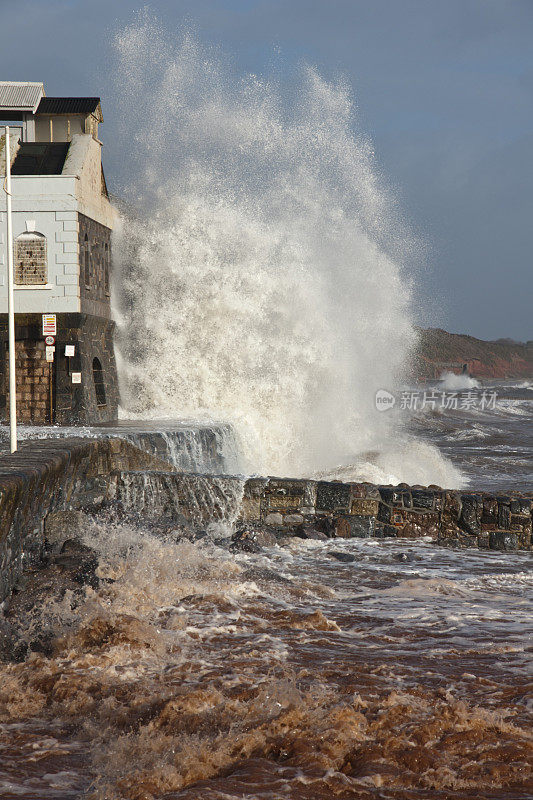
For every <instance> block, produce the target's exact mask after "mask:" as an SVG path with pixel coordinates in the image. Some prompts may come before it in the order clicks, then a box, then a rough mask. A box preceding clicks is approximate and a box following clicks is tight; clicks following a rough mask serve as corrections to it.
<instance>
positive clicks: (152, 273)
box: [114, 12, 460, 485]
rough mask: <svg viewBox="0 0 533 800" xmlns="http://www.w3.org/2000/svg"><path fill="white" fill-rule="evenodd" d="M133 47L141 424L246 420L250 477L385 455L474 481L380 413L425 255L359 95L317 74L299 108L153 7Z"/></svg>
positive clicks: (128, 101)
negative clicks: (383, 174)
mask: <svg viewBox="0 0 533 800" xmlns="http://www.w3.org/2000/svg"><path fill="white" fill-rule="evenodd" d="M116 48H117V52H118V64H117V67H116V73H117V79H118V84H117V92H118V94H119V96H120V102H121V104H122V115H123V119H124V124H125V128H127V131H126V130H125V137H127V140H128V164H129V175H130V178H131V181H130V184H129V186H127V187H124V189H123V193H124V195H125V196H127V197H128V198H129V201H130V203H131V207H130V211H126V212H125V214H124V224H123V225H122V228H121V230H119V231H118V232H117V235H116V237H115V243H114V247H115V259H116V261H118V262H119V263H118V267H117V272H118V276H117V280H116V284H115V289H114V291H115V294H114V303H115V310H116V317H117V319H118V320H119V335H118V347H119V359H118V363H119V368H120V382H121V393H122V397H123V403H124V406H125V412H123V413H126V414H127V415H132V414H133V415H135V414H137V415H142V416H143V417H146V416H149V417H151V418H160V417H164V416H174V417H176V416H177V417H183V416H193V417H194V418H196V419H199V420H202V419H203V418H204V417H207V418H210V419H212V418H215V419H217V420H218V421H220V422H229V423H231V425H232V426H233V427H234V428H235V430H236V431H237V434H238V436H239V437H240V446H241V450H242V452H243V455H244V459H245V465H244V469H246V470H247V471H249V472H257V473H263V474H264V473H270V474H292V475H304V474H310V473H311V472H313V471H316V470H317V469H327V468H331V467H333V466H334V465H336V464H353V463H360V462H361V454H362V453H364V452H366V451H368V450H376V451H379V452H380V453H381V454H382V455H381V458H380V459H379V460H380V464H378V465H374V471H373V473H372V474H373V477H375V478H376V479H377V478H379V476H380V475H381V476H382V477H383V478H384V477H387V476H389V475H394V477H395V479H409V480H417V481H419V482H424V483H429V482H440V483H446V484H447V485H457V484H458V483H459V482H460V477H459V473H458V472H457V471H456V470H455V469H454V468H453V467H451V466H450V465H448V464H446V463H445V462H444V460H443V459H442V458H440V457H439V456H438V453H437V451H436V450H433V449H432V448H430V447H427V446H425V447H424V448H421V447H420V446H418V445H415V446H414V447H411V445H410V443H405V442H404V443H402V442H401V441H400V440H401V424H400V423H399V422H398V419H397V418H394V416H393V415H388V414H380V413H378V412H377V411H376V409H375V404H374V397H375V393H376V391H377V390H378V389H380V388H384V389H387V390H391V391H392V390H394V388H395V386H396V385H397V382H398V380H399V379H400V377H401V375H402V374H403V372H404V369H405V367H406V366H407V364H408V360H409V354H410V351H411V348H412V346H413V344H414V342H415V332H414V329H413V325H412V313H411V306H412V296H411V288H410V284H411V278H410V277H409V275H408V273H409V272H410V271H411V269H412V265H413V263H414V262H415V261H416V260H417V258H418V255H417V248H416V247H415V245H414V244H413V241H412V240H411V239H410V238H409V237H408V236H407V235H406V233H405V231H404V230H403V228H402V226H401V225H400V224H399V222H398V214H397V210H396V208H395V203H394V201H393V200H391V198H390V197H389V196H388V192H387V191H386V189H385V188H384V185H383V182H382V180H381V179H380V176H379V174H378V170H377V168H376V165H375V161H374V156H373V151H372V146H371V144H370V142H369V141H368V139H367V138H366V137H365V136H364V135H362V134H361V133H360V130H359V122H358V118H357V113H356V110H355V108H354V104H353V100H352V96H351V91H350V89H349V88H348V87H347V86H346V85H345V84H344V83H343V82H342V81H339V82H338V83H335V84H332V83H328V82H327V81H325V80H324V79H323V78H322V77H321V76H320V75H319V74H318V72H317V71H316V70H315V69H313V68H310V67H304V68H302V70H301V72H300V74H299V75H298V76H297V78H296V80H295V88H294V91H293V96H292V97H291V99H290V101H289V102H287V98H286V97H282V94H283V93H282V91H281V89H280V87H278V86H276V85H274V84H273V83H270V82H268V81H266V80H263V79H262V78H260V77H258V76H256V75H235V74H234V72H233V71H232V68H231V67H230V66H228V64H227V62H226V60H225V59H224V58H223V57H222V56H220V55H219V54H216V53H214V52H213V51H212V50H210V49H209V48H207V47H204V46H202V45H200V44H199V43H198V41H196V40H195V39H194V38H193V37H191V36H190V35H189V34H184V35H181V34H180V35H173V34H172V33H168V32H166V31H164V30H162V27H161V26H160V25H159V24H158V23H157V21H154V20H153V19H152V18H151V17H150V16H149V14H148V13H147V12H143V13H142V14H141V15H140V16H139V17H138V18H137V20H136V21H135V22H134V23H133V24H132V25H131V26H130V27H128V28H126V29H125V30H123V31H122V32H121V34H120V35H119V36H118V37H117V38H116ZM287 109H289V110H287ZM132 130H133V131H135V133H134V135H133V136H132V133H131V132H132ZM354 131H355V132H354ZM134 207H136V208H137V209H138V211H131V208H134ZM130 212H131V213H130ZM400 452H401V458H400V455H399V454H400ZM389 459H390V460H391V462H395V463H394V466H393V467H391V466H388V461H389ZM361 463H363V462H361ZM407 476H408V477H407Z"/></svg>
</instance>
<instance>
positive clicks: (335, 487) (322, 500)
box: [316, 481, 352, 512]
mask: <svg viewBox="0 0 533 800" xmlns="http://www.w3.org/2000/svg"><path fill="white" fill-rule="evenodd" d="M351 496H352V488H351V486H350V484H349V483H337V482H334V481H332V482H330V481H320V482H319V483H318V484H317V493H316V509H317V511H341V512H342V511H349V510H350V499H351Z"/></svg>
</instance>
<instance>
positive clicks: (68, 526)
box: [44, 511, 90, 551]
mask: <svg viewBox="0 0 533 800" xmlns="http://www.w3.org/2000/svg"><path fill="white" fill-rule="evenodd" d="M89 520H90V518H89V517H88V515H87V514H85V513H84V512H83V511H57V512H55V513H53V514H48V515H47V516H46V517H45V520H44V537H45V540H46V544H47V547H48V549H50V550H52V551H54V550H55V551H58V550H60V549H61V546H62V545H63V543H64V542H65V541H66V540H67V539H71V538H72V537H74V536H81V535H82V534H83V532H84V530H85V529H86V527H87V524H88V523H89Z"/></svg>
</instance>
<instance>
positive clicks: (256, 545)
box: [230, 526, 277, 553]
mask: <svg viewBox="0 0 533 800" xmlns="http://www.w3.org/2000/svg"><path fill="white" fill-rule="evenodd" d="M276 542H277V538H276V536H275V534H274V533H273V532H272V531H270V530H267V529H264V528H255V527H254V528H251V527H248V526H245V527H242V528H239V529H238V530H237V531H235V533H234V534H233V536H232V537H231V545H230V550H231V551H232V552H235V551H239V550H241V551H244V552H245V553H260V552H261V550H262V548H263V547H273V546H274V545H275V544H276Z"/></svg>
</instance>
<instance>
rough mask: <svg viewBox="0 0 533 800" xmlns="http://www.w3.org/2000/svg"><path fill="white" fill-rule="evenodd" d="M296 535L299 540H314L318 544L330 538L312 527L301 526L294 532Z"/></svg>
mask: <svg viewBox="0 0 533 800" xmlns="http://www.w3.org/2000/svg"><path fill="white" fill-rule="evenodd" d="M294 535H295V536H297V537H298V539H313V540H315V541H317V542H325V541H326V540H327V538H328V537H327V536H326V534H325V533H322V531H319V530H317V529H316V528H313V526H312V525H300V526H299V527H298V528H296V530H295V531H294Z"/></svg>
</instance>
